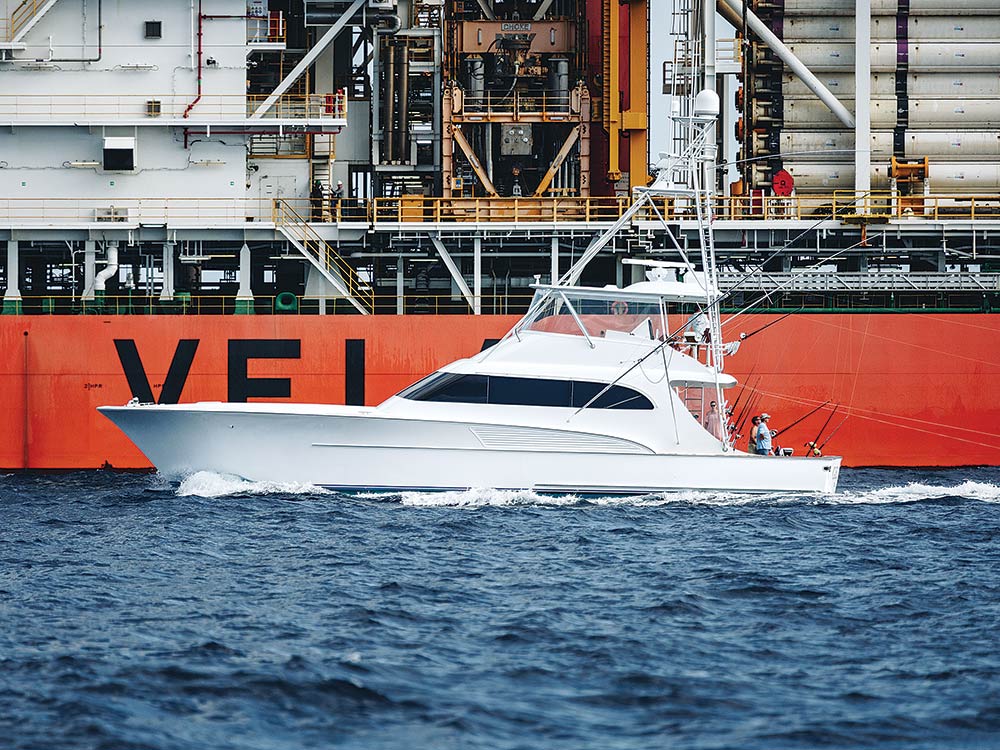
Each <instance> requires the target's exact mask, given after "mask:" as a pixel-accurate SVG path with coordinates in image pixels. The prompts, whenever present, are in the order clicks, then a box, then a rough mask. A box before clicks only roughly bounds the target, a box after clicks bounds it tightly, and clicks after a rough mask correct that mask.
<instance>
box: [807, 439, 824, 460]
mask: <svg viewBox="0 0 1000 750" xmlns="http://www.w3.org/2000/svg"><path fill="white" fill-rule="evenodd" d="M805 447H806V448H808V449H809V450H808V451H807V453H808V454H809V455H810V456H817V457H819V456H822V455H823V451H821V450H820V447H819V446H818V445H816V443H815V441H813V440H810V441H809V442H808V443H806V446H805Z"/></svg>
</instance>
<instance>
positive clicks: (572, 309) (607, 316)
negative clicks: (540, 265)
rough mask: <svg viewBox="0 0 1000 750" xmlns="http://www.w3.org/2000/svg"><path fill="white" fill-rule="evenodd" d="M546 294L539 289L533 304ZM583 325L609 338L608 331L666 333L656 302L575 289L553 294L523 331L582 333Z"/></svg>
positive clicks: (654, 335) (589, 332)
mask: <svg viewBox="0 0 1000 750" xmlns="http://www.w3.org/2000/svg"><path fill="white" fill-rule="evenodd" d="M545 293H546V292H545V291H542V290H540V291H538V292H536V293H535V300H534V303H533V304H537V303H538V300H539V299H540V295H542V294H545ZM623 296H624V295H623ZM574 313H575V314H576V317H574ZM577 318H578V319H579V321H580V322H579V324H578V323H577ZM580 325H582V326H583V328H585V329H586V331H587V335H588V336H591V337H592V338H602V337H606V336H607V334H608V333H609V332H610V333H612V335H614V334H616V333H620V334H633V335H635V336H639V337H641V338H649V339H657V338H660V337H661V336H662V335H663V321H662V317H661V315H660V305H659V304H658V303H657V302H646V301H642V302H637V301H635V300H626V299H611V298H609V299H595V298H593V297H588V296H585V295H578V294H577V295H574V294H573V293H572V292H562V293H557V294H552V295H550V296H549V298H548V299H546V300H545V302H544V303H542V307H541V308H540V309H539V310H538V312H537V314H536V315H535V316H534V317H533V318H532V319H531V321H530V322H529V323H528V325H526V326H525V327H524V330H527V331H541V332H543V333H565V334H570V335H574V336H582V335H583V331H582V330H581V329H580Z"/></svg>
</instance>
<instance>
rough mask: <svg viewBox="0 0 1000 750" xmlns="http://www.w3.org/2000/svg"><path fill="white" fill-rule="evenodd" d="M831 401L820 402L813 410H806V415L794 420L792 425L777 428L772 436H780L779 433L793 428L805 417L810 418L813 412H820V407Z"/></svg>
mask: <svg viewBox="0 0 1000 750" xmlns="http://www.w3.org/2000/svg"><path fill="white" fill-rule="evenodd" d="M829 403H830V402H829V401H824V402H823V403H822V404H820V405H819V406H817V407H816V408H815V409H813V410H812V411H809V412H806V415H805V416H804V417H799V418H798V419H796V420H795V421H794V422H792V423H791V424H790V425H786V426H785V427H782V428H781V429H780V430H777V431H776V432H775V433H774V435H773V436H772V437H778V435H780V434H781V433H783V432H784V431H785V430H790V429H792V428H793V427H794V426H795V425H797V424H798V423H799V422H801V421H802V420H804V419H808V418H809V417H811V416H812V415H813V414H815V413H816V412H818V411H819V410H820V409H822V408H823V407H824V406H826V405H827V404H829Z"/></svg>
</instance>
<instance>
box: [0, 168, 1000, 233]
mask: <svg viewBox="0 0 1000 750" xmlns="http://www.w3.org/2000/svg"><path fill="white" fill-rule="evenodd" d="M218 166H220V163H219V162H216V161H197V160H196V161H194V162H192V164H191V167H190V169H191V170H193V171H192V175H195V174H196V173H197V170H200V169H205V170H209V169H212V168H217V167H218ZM64 167H65V168H66V169H73V168H79V169H90V170H99V169H100V163H99V162H97V161H93V162H66V164H65V165H64ZM277 200H281V201H284V202H285V203H287V204H288V206H289V207H290V208H292V209H293V210H294V211H295V212H296V213H298V214H299V215H300V216H302V217H304V218H306V219H307V221H308V222H310V223H316V224H326V223H336V224H363V225H366V226H373V227H375V228H378V227H395V226H398V225H413V228H416V226H417V225H421V224H433V225H446V224H463V223H479V224H487V223H489V224H497V223H504V224H515V225H525V226H530V225H532V224H556V223H561V224H571V223H572V224H578V225H586V226H589V225H602V224H608V223H610V222H613V221H615V220H616V219H618V218H619V217H620V216H621V215H622V214H623V213H624V212H625V210H626V209H627V208H628V207H629V205H630V201H629V199H627V198H624V197H620V198H614V197H610V198H575V197H546V198H428V197H424V196H420V195H404V196H400V197H398V198H375V199H372V200H362V199H357V198H343V199H339V200H338V199H335V200H324V201H321V202H320V203H319V204H317V205H314V204H313V202H312V201H311V200H310V199H309V198H305V197H303V198H267V197H261V198H249V197H243V198H118V197H116V198H113V199H112V198H109V197H106V198H0V225H18V224H26V225H60V224H90V223H105V222H107V223H119V224H140V223H141V224H163V223H167V224H177V225H184V224H187V225H204V224H242V223H244V222H250V221H263V222H271V221H273V219H274V203H275V201H277ZM921 200H922V207H921V210H920V211H917V210H915V209H914V208H913V207H912V206H911V205H910V204H908V203H905V202H900V201H899V200H898V199H897V200H889V201H888V202H886V201H883V200H882V199H881V198H880V197H879V196H877V195H875V196H870V197H867V198H862V199H860V200H858V201H855V199H854V196H853V193H852V194H850V195H847V194H844V195H841V194H838V193H835V194H830V195H815V196H798V197H793V198H772V197H749V196H743V197H720V198H717V199H716V201H715V206H714V211H715V219H716V220H721V221H726V220H733V221H737V220H738V221H749V222H755V221H765V220H773V221H779V220H783V219H788V220H800V221H808V222H810V223H812V222H817V221H820V220H822V219H831V218H835V219H838V220H843V221H847V222H853V223H858V222H859V221H871V222H878V221H888V220H892V221H899V222H913V223H915V224H919V223H920V222H921V221H926V220H933V221H970V220H993V221H1000V195H939V196H922V197H921ZM655 205H656V210H655V211H654V210H653V209H652V208H644V209H643V210H642V211H640V212H639V214H638V215H637V216H636V219H635V221H636V222H646V223H647V224H648V223H652V224H658V223H659V217H658V214H659V216H661V217H662V218H663V219H664V220H665V221H668V222H679V221H694V220H695V217H694V211H693V208H692V207H691V206H690V205H689V204H685V203H681V202H677V201H673V200H671V199H663V198H661V199H657V200H656V201H655ZM861 217H864V218H861ZM653 228H655V227H653Z"/></svg>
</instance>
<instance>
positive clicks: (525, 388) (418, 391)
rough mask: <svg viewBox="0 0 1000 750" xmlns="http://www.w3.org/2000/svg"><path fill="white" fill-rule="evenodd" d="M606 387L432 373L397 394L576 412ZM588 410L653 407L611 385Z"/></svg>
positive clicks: (627, 390)
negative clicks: (544, 407) (552, 407)
mask: <svg viewBox="0 0 1000 750" xmlns="http://www.w3.org/2000/svg"><path fill="white" fill-rule="evenodd" d="M605 387H607V383H591V382H587V381H580V380H574V381H569V380H544V379H541V378H513V377H502V376H499V375H494V376H492V377H487V376H485V375H460V374H457V373H452V372H436V373H434V374H433V375H430V376H428V377H426V378H424V379H423V380H421V381H419V382H418V383H416V384H414V385H411V386H410V387H409V388H407V389H406V390H404V391H401V392H400V394H399V395H400V397H401V398H408V399H410V400H412V401H443V402H451V403H460V404H487V403H488V404H497V405H502V406H555V407H562V408H567V407H570V406H572V407H574V408H577V409H578V408H580V407H582V406H584V405H585V404H587V402H589V401H590V400H591V399H593V398H594V397H595V396H597V394H598V393H601V391H602V390H604V388H605ZM587 408H588V409H652V408H653V403H652V402H651V401H650V400H649V399H648V398H646V397H645V396H643V395H642V394H641V393H639V392H638V391H634V390H632V389H631V388H626V387H625V386H621V385H613V386H611V387H610V388H608V389H607V391H605V392H604V393H601V395H600V397H599V398H597V399H595V400H594V402H593V403H591V404H589V405H588V406H587Z"/></svg>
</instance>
